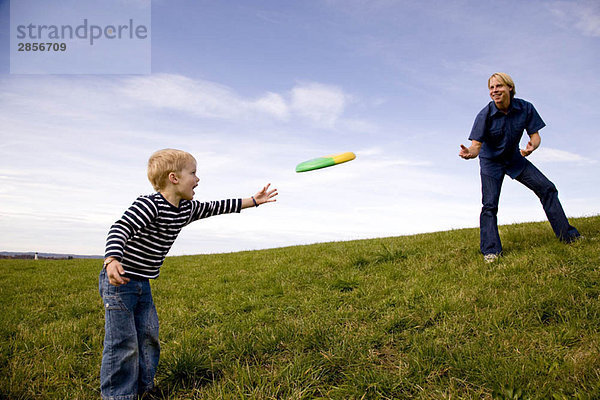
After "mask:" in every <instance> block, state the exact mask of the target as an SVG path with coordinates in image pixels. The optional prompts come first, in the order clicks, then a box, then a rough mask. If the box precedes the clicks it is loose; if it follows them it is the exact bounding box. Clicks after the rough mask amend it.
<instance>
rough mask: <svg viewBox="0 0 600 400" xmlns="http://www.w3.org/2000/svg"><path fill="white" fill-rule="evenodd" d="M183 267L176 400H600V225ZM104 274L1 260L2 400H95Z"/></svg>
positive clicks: (168, 345)
mask: <svg viewBox="0 0 600 400" xmlns="http://www.w3.org/2000/svg"><path fill="white" fill-rule="evenodd" d="M572 223H573V224H574V225H575V226H577V227H578V228H579V229H580V231H581V232H582V234H583V235H585V237H586V239H585V240H583V241H579V242H576V243H574V244H571V245H563V244H561V243H559V242H558V241H557V240H556V239H555V238H554V236H553V234H552V231H551V229H550V227H549V224H548V223H546V222H543V223H542V222H540V223H526V224H518V225H508V226H502V227H501V228H500V234H501V237H502V240H503V244H504V250H505V256H504V257H503V258H502V259H501V260H500V261H499V262H497V263H494V264H485V263H483V261H482V257H481V255H480V254H479V252H478V241H479V231H478V229H464V230H455V231H448V232H439V233H431V234H423V235H415V236H405V237H394V238H384V239H373V240H361V241H352V242H336V243H325V244H316V245H310V246H296V247H288V248H279V249H272V250H262V251H251V252H240V253H231V254H221V255H203V256H186V257H170V258H167V260H166V262H165V264H164V266H163V269H162V272H161V276H160V278H159V279H158V280H157V281H156V282H153V293H154V297H155V302H156V305H157V308H158V314H159V318H160V321H161V342H162V356H161V362H160V365H159V372H158V376H157V380H158V385H159V388H160V390H161V392H162V395H161V396H160V398H164V399H288V398H289V399H313V398H327V399H362V398H364V399H404V398H411V399H412V398H414V399H470V398H473V399H475V398H477V399H481V398H483V399H491V398H501V399H508V398H511V399H527V398H531V399H572V398H574V399H598V398H600V299H599V296H600V268H599V261H600V217H599V216H595V217H589V218H579V219H573V220H572ZM99 269H100V263H99V261H98V260H38V261H33V260H0V310H1V311H0V398H8V399H96V398H99V393H98V386H99V368H100V359H101V352H102V339H103V326H104V325H103V324H104V315H103V307H102V303H101V300H100V298H99V295H98V289H97V276H98V272H99Z"/></svg>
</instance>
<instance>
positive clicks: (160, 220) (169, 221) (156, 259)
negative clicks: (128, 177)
mask: <svg viewBox="0 0 600 400" xmlns="http://www.w3.org/2000/svg"><path fill="white" fill-rule="evenodd" d="M241 209H242V199H229V200H220V201H211V202H206V203H201V202H199V201H196V200H181V201H180V203H179V207H175V206H174V205H172V204H171V203H169V202H168V201H167V200H166V199H165V198H164V197H163V196H162V195H161V194H160V193H154V194H151V195H145V196H140V197H138V198H137V199H136V200H135V201H134V202H133V204H132V205H131V207H129V208H128V209H127V210H126V211H125V213H124V214H123V216H122V217H121V218H120V219H119V220H118V221H117V222H115V223H114V224H113V225H112V227H111V228H110V231H109V232H108V238H107V240H106V251H105V254H104V257H105V258H106V257H114V258H116V259H117V260H119V261H120V262H121V264H122V265H123V269H124V270H125V272H126V275H127V276H129V277H134V278H135V277H139V278H151V279H154V278H157V277H158V275H159V273H160V266H161V265H162V263H163V261H164V259H165V257H166V256H167V253H168V252H169V249H170V248H171V246H172V245H173V242H175V239H176V238H177V235H179V232H180V231H181V229H182V228H183V227H184V226H186V225H187V224H189V223H191V222H193V221H196V220H199V219H201V218H207V217H211V216H213V215H219V214H228V213H239V212H240V211H241Z"/></svg>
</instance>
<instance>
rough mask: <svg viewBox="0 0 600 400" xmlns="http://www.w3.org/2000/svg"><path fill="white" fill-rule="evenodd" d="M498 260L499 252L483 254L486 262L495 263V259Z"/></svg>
mask: <svg viewBox="0 0 600 400" xmlns="http://www.w3.org/2000/svg"><path fill="white" fill-rule="evenodd" d="M496 260H498V254H493V253H490V254H485V255H484V256H483V261H485V262H486V263H488V264H489V263H493V262H494V261H496Z"/></svg>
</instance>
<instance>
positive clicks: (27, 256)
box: [0, 254, 74, 260]
mask: <svg viewBox="0 0 600 400" xmlns="http://www.w3.org/2000/svg"><path fill="white" fill-rule="evenodd" d="M37 258H38V260H72V259H73V258H74V257H73V256H64V257H62V256H59V257H44V256H40V255H38V257H37ZM0 259H1V260H10V259H13V260H34V259H35V255H31V254H15V255H3V254H0Z"/></svg>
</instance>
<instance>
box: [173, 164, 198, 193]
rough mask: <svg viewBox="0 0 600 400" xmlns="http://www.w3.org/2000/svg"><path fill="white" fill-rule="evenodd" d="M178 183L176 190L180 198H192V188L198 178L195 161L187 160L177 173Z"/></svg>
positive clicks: (196, 183)
mask: <svg viewBox="0 0 600 400" xmlns="http://www.w3.org/2000/svg"><path fill="white" fill-rule="evenodd" d="M177 177H178V178H179V183H178V185H177V188H178V192H179V194H180V196H181V198H182V199H185V200H192V199H193V198H194V188H195V187H196V186H198V182H199V181H200V179H198V177H197V176H196V163H195V162H189V163H188V164H187V165H186V166H185V168H183V169H182V170H181V172H179V173H178V174H177Z"/></svg>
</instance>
